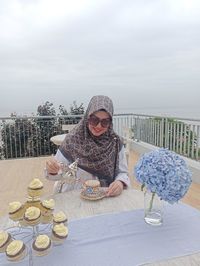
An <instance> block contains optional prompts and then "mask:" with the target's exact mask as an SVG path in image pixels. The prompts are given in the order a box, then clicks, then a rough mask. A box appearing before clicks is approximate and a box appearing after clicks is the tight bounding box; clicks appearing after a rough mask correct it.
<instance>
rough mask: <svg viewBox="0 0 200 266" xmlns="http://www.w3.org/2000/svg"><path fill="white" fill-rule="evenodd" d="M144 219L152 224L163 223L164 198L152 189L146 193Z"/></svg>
mask: <svg viewBox="0 0 200 266" xmlns="http://www.w3.org/2000/svg"><path fill="white" fill-rule="evenodd" d="M144 220H145V222H146V223H148V224H150V225H161V224H162V223H163V200H161V199H160V198H159V197H158V195H157V194H156V193H153V192H150V191H146V192H145V193H144Z"/></svg>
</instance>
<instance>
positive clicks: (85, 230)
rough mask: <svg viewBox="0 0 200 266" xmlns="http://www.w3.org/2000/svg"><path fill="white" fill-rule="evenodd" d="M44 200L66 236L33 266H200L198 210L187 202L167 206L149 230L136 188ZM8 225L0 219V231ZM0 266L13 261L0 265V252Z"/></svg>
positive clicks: (1, 261) (0, 261) (76, 192)
mask: <svg viewBox="0 0 200 266" xmlns="http://www.w3.org/2000/svg"><path fill="white" fill-rule="evenodd" d="M49 198H53V199H54V200H55V203H56V204H55V210H54V212H55V213H56V212H58V211H63V212H65V213H66V215H67V217H68V229H69V235H68V237H67V239H66V240H65V242H64V244H63V245H60V246H55V247H53V248H52V250H51V252H50V254H49V255H47V256H43V257H34V258H33V263H34V264H33V265H34V266H40V265H42V266H45V265H48V266H49V265H52V266H53V265H58V266H63V265H66V266H68V265H69V266H100V265H101V266H129V265H130V266H131V265H132V266H134V265H148V266H190V265H191V266H193V265H194V266H195V265H196V266H198V265H200V240H199V239H200V211H199V210H197V209H195V208H192V207H190V206H188V205H186V204H183V203H178V204H173V205H171V204H166V205H165V207H164V216H163V224H162V225H161V226H152V225H149V224H147V223H145V221H144V193H143V192H142V191H139V190H135V189H131V188H129V189H125V190H124V191H123V192H122V194H121V195H119V196H117V197H104V198H102V199H99V200H86V199H83V198H82V197H81V191H80V190H73V191H69V192H64V193H58V194H53V195H50V196H48V199H49ZM12 224H13V222H12V221H11V220H10V219H9V218H8V216H4V217H2V218H1V219H0V225H1V229H6V228H9V227H11V226H12ZM27 263H28V262H27V260H26V259H25V260H23V261H21V262H20V263H19V265H29V264H27ZM0 265H12V262H6V263H5V258H4V257H3V255H2V254H1V253H0ZM13 265H18V264H15V263H14V264H13Z"/></svg>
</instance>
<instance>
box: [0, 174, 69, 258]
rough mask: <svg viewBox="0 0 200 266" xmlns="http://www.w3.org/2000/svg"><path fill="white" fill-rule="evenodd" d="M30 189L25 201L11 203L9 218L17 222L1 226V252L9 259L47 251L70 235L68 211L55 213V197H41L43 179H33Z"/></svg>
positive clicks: (44, 253) (42, 253) (36, 254)
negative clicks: (6, 226) (2, 227)
mask: <svg viewBox="0 0 200 266" xmlns="http://www.w3.org/2000/svg"><path fill="white" fill-rule="evenodd" d="M27 192H28V196H27V199H26V202H25V203H23V204H22V203H21V202H19V201H14V202H10V203H9V207H8V214H9V218H10V219H11V220H12V221H14V222H15V225H14V226H13V227H10V228H7V229H5V230H0V256H1V254H2V255H3V253H4V254H5V255H6V259H8V260H9V261H20V260H22V259H24V258H25V257H26V256H27V254H28V255H29V260H30V259H31V258H30V256H32V254H33V255H35V256H44V255H47V254H48V253H49V252H50V250H51V248H52V247H53V246H54V245H60V244H62V243H63V242H64V241H65V240H66V238H67V236H68V227H67V222H68V219H67V216H66V214H65V213H64V212H63V211H59V212H57V213H54V207H55V201H54V200H53V199H48V200H47V199H46V200H41V198H40V197H41V195H42V193H43V183H42V182H41V180H40V179H37V178H35V179H33V180H32V181H31V183H30V184H29V186H28V188H27ZM30 249H31V252H30ZM32 251H33V252H32Z"/></svg>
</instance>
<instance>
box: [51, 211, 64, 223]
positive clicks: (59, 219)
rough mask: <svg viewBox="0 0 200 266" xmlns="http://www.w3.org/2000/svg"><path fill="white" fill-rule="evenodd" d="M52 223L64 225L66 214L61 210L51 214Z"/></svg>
mask: <svg viewBox="0 0 200 266" xmlns="http://www.w3.org/2000/svg"><path fill="white" fill-rule="evenodd" d="M53 223H54V225H56V224H60V223H63V224H64V225H67V216H66V215H65V213H64V212H63V211H60V212H58V213H55V214H54V215H53Z"/></svg>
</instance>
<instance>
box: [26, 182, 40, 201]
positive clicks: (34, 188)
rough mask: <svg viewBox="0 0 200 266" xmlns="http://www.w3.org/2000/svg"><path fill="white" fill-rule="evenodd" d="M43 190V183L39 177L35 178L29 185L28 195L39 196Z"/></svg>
mask: <svg viewBox="0 0 200 266" xmlns="http://www.w3.org/2000/svg"><path fill="white" fill-rule="evenodd" d="M42 191H43V183H42V182H41V181H40V179H38V178H34V179H33V180H32V181H31V183H30V184H29V186H28V195H29V196H30V197H33V198H34V197H39V196H41V194H42Z"/></svg>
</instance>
